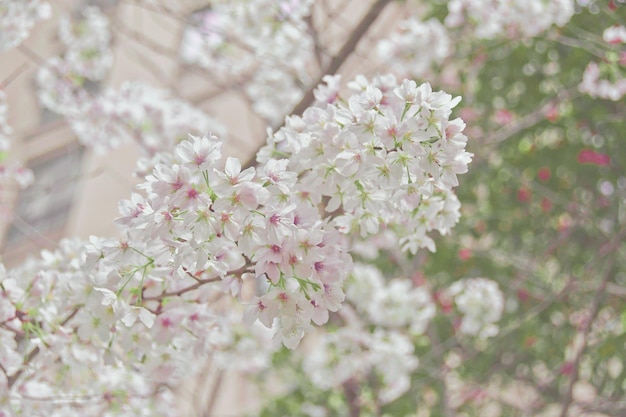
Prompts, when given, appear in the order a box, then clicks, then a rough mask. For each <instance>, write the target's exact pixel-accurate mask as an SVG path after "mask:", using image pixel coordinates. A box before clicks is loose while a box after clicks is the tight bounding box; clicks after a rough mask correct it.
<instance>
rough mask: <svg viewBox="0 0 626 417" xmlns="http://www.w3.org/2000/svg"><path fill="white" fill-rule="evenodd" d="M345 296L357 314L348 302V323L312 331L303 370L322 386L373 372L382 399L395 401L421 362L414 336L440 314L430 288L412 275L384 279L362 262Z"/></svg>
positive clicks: (376, 270)
mask: <svg viewBox="0 0 626 417" xmlns="http://www.w3.org/2000/svg"><path fill="white" fill-rule="evenodd" d="M346 297H347V300H348V301H349V302H350V304H351V305H352V306H353V308H354V309H355V312H356V313H357V314H352V315H350V314H349V308H348V307H345V308H344V309H343V310H341V313H340V314H343V316H344V317H345V319H346V321H347V324H346V325H345V326H344V327H342V328H340V329H339V330H337V331H336V332H327V333H322V334H319V335H315V336H314V337H313V341H312V342H311V343H312V344H313V345H312V346H309V348H310V352H309V353H307V355H306V357H305V359H304V362H303V370H304V371H305V373H306V374H307V376H308V378H309V379H310V380H311V382H312V383H313V384H314V385H315V386H317V387H318V388H320V389H322V390H330V389H336V388H338V387H340V386H341V385H342V384H344V383H345V382H346V381H348V380H360V379H363V378H367V376H368V375H369V374H370V373H371V372H374V373H375V374H376V375H378V376H379V378H380V389H379V391H378V395H379V398H378V401H380V402H381V403H383V404H386V403H388V402H391V401H393V400H394V399H396V398H397V397H399V396H400V395H402V394H404V393H405V392H406V391H407V390H408V389H409V387H410V375H411V372H412V371H414V370H415V369H416V368H417V366H418V363H419V361H418V358H417V357H416V356H415V354H414V346H413V343H414V342H413V341H414V340H415V337H416V336H419V335H422V334H423V333H424V331H425V330H426V327H427V326H428V323H429V322H430V320H431V319H432V318H433V317H434V315H435V305H434V303H433V301H432V298H431V296H430V293H429V292H428V290H427V289H426V288H424V287H415V286H414V285H413V283H412V282H411V281H410V280H407V279H400V278H396V279H393V280H391V281H385V278H384V277H383V275H382V273H381V272H380V270H378V269H377V268H376V267H374V266H371V265H363V264H358V263H357V264H355V266H354V271H353V273H352V274H351V277H350V279H349V280H347V281H346Z"/></svg>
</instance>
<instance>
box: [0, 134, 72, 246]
mask: <svg viewBox="0 0 626 417" xmlns="http://www.w3.org/2000/svg"><path fill="white" fill-rule="evenodd" d="M82 155H83V148H82V147H81V146H79V145H78V144H72V145H69V146H67V147H64V148H62V149H59V150H57V151H54V152H51V153H49V154H47V155H44V156H42V157H39V158H37V159H35V160H33V161H31V162H30V163H29V164H28V165H29V168H30V169H32V170H33V173H34V174H35V183H34V184H33V185H32V186H30V187H28V188H26V189H25V190H23V191H22V192H21V193H20V195H19V198H18V200H17V203H16V205H15V209H14V210H13V213H14V218H13V223H12V224H11V226H10V227H9V229H8V231H7V234H6V237H5V245H4V246H5V249H6V247H7V246H8V245H13V244H21V243H26V242H27V241H37V240H39V239H40V238H41V237H42V236H45V237H49V236H50V235H51V234H53V233H54V232H58V231H60V230H61V229H62V228H63V227H64V226H65V224H66V223H67V220H68V218H69V214H70V210H71V207H72V203H73V199H74V194H75V192H76V188H77V185H78V181H79V180H80V175H81V160H82Z"/></svg>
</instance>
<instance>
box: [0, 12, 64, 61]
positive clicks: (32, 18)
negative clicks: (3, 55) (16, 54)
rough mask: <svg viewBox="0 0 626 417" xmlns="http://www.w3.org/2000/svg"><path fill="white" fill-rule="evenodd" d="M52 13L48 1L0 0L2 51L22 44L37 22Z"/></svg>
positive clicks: (0, 46) (0, 50) (0, 41)
mask: <svg viewBox="0 0 626 417" xmlns="http://www.w3.org/2000/svg"><path fill="white" fill-rule="evenodd" d="M51 14H52V10H51V7H50V4H49V3H48V2H47V1H41V0H0V52H2V51H6V50H9V49H12V48H15V47H16V46H18V45H19V44H21V43H22V42H23V41H24V40H25V39H26V38H28V35H30V31H31V30H32V29H33V27H34V26H35V24H37V22H39V21H41V20H45V19H48V18H50V15H51Z"/></svg>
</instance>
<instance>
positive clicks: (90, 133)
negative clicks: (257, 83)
mask: <svg viewBox="0 0 626 417" xmlns="http://www.w3.org/2000/svg"><path fill="white" fill-rule="evenodd" d="M68 121H69V123H70V126H71V127H72V130H74V132H75V133H76V136H78V138H79V140H80V141H81V142H82V143H83V144H84V145H87V146H90V147H93V148H95V149H96V150H97V151H100V152H104V151H107V150H109V149H113V148H116V147H117V146H119V145H121V144H122V143H126V142H133V141H134V142H137V143H138V144H139V145H140V146H141V148H142V149H143V151H145V152H146V153H147V154H148V155H154V154H155V153H157V152H161V151H169V150H171V149H173V147H174V145H175V144H177V143H178V142H180V141H181V140H183V139H186V138H187V134H188V133H192V134H201V135H202V134H206V133H208V132H213V133H214V134H217V135H220V137H222V138H226V129H225V128H224V127H223V126H222V125H221V124H220V123H219V122H218V121H216V120H215V119H213V118H212V117H210V116H209V115H207V114H206V113H204V112H203V111H201V110H199V109H197V108H196V107H194V106H192V105H191V104H190V103H188V102H186V101H184V100H181V99H177V98H175V97H173V96H172V95H171V94H170V93H169V92H168V91H167V90H163V89H158V88H154V87H151V86H149V85H146V84H142V83H139V82H126V83H124V84H122V85H121V86H120V88H119V89H114V88H109V89H107V90H105V91H104V92H103V93H102V94H100V95H98V96H96V97H94V98H92V99H88V100H85V102H84V103H83V106H81V108H80V111H79V112H78V113H77V114H76V115H72V116H70V117H68ZM150 169H151V168H150Z"/></svg>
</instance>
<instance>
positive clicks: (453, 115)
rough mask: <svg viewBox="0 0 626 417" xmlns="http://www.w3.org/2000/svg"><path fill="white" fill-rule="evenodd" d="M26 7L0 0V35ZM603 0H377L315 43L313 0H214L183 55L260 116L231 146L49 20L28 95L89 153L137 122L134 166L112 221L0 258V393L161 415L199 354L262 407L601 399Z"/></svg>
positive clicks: (614, 66)
mask: <svg viewBox="0 0 626 417" xmlns="http://www.w3.org/2000/svg"><path fill="white" fill-rule="evenodd" d="M152 3H153V2H145V4H143V3H142V7H157V6H158V5H155V4H156V3H155V4H152ZM400 3H401V4H400ZM50 7H51V5H50V4H48V3H47V2H45V1H27V2H22V1H14V0H5V1H2V2H1V3H0V11H1V12H3V14H1V15H0V27H1V28H2V35H0V50H7V49H10V48H22V50H23V52H24V53H26V54H28V53H29V52H28V49H27V48H26V47H24V46H20V43H21V42H23V41H24V40H25V39H27V37H28V34H29V32H30V31H31V30H33V28H34V27H36V25H37V23H38V22H39V21H41V20H42V19H46V18H48V17H49V16H50ZM345 7H346V8H349V7H350V5H349V3H346V4H345ZM624 7H626V6H624V5H623V4H622V2H619V1H610V2H600V1H585V2H583V1H578V2H574V1H573V0H559V1H552V2H547V1H541V0H533V1H513V2H500V1H471V0H459V1H450V2H419V1H408V2H399V3H398V4H395V3H394V2H391V1H389V0H387V1H385V0H377V1H374V2H372V3H371V4H370V8H369V9H368V10H366V11H365V13H364V14H363V15H362V17H361V20H358V21H357V22H356V24H355V25H354V27H353V28H352V31H351V32H350V33H348V34H347V35H346V37H345V42H344V43H343V44H342V45H340V46H339V47H338V48H335V49H336V52H334V53H331V52H329V51H330V47H329V45H328V44H325V43H324V40H323V38H322V31H323V30H324V24H325V23H324V22H325V20H324V19H321V20H320V18H319V16H320V13H325V14H326V16H325V18H326V20H328V21H332V19H340V18H341V16H340V14H341V13H340V12H336V11H333V10H332V8H331V7H330V6H329V4H328V2H325V1H321V2H313V1H306V0H299V1H279V2H268V1H265V0H254V1H234V2H216V3H215V4H212V5H211V7H210V8H207V9H203V10H200V11H199V12H198V13H197V14H195V15H194V17H193V19H192V20H193V22H194V26H191V27H188V28H187V29H186V31H185V32H184V33H183V40H184V42H183V44H182V45H183V46H182V48H181V51H180V59H181V60H182V61H184V62H185V64H186V65H190V66H193V67H194V68H196V69H197V70H198V71H201V72H202V73H204V74H207V76H208V77H210V78H211V80H212V82H213V83H214V84H215V85H216V86H217V88H218V89H229V88H235V89H237V91H239V92H240V93H241V94H242V96H243V97H245V99H246V100H247V101H248V103H249V107H250V111H252V112H253V113H255V114H256V115H257V117H259V118H260V119H261V120H264V121H265V123H266V124H267V127H268V129H267V137H266V140H265V144H264V145H263V146H262V147H261V148H260V149H258V152H257V153H256V157H255V160H254V161H246V160H243V161H242V160H240V159H238V158H235V157H230V156H229V157H225V156H223V153H224V152H223V140H224V139H225V138H227V136H228V135H229V132H228V127H227V126H226V125H225V124H224V123H222V122H221V121H220V120H218V119H217V118H215V117H213V116H211V115H209V114H208V113H207V112H205V111H203V110H201V109H199V108H198V107H197V106H194V105H193V104H192V103H191V102H190V101H188V100H185V99H184V98H181V97H177V96H176V95H175V94H173V93H172V92H171V91H167V90H164V89H161V88H158V87H155V86H151V85H149V84H146V83H139V82H136V81H135V82H128V83H124V84H123V85H121V86H119V87H118V88H105V89H103V90H100V91H97V92H94V91H93V90H90V88H89V86H90V84H92V83H97V82H101V81H102V80H103V79H105V78H106V74H107V73H108V72H109V71H110V70H111V68H112V65H113V63H114V60H113V55H112V50H111V48H112V44H113V43H114V42H121V41H122V40H123V39H124V37H123V35H124V34H123V33H118V34H116V35H115V36H114V35H113V34H112V33H111V29H110V25H111V23H110V19H111V18H114V17H113V16H112V15H111V13H110V12H109V14H107V13H104V12H103V11H102V10H100V9H98V8H97V7H86V8H84V9H81V10H80V13H77V14H75V15H73V16H72V17H69V16H67V17H64V18H62V19H61V20H60V23H59V32H58V33H59V39H60V40H61V42H62V43H63V45H64V47H65V50H64V52H63V53H62V54H61V55H59V56H53V57H50V58H46V59H41V58H38V65H39V66H40V67H39V70H38V74H37V91H38V96H39V100H40V102H41V104H42V106H44V107H46V108H48V109H49V110H50V111H52V112H55V113H57V114H59V115H60V116H62V117H63V118H64V120H65V122H66V123H67V124H68V125H69V126H70V127H71V129H72V131H73V132H74V133H75V135H76V136H77V138H78V140H79V141H80V142H81V143H82V144H83V145H84V146H85V147H88V148H89V149H93V150H94V151H95V152H100V153H106V152H110V151H111V150H112V149H114V148H116V147H118V146H120V145H121V144H123V143H125V142H135V143H136V144H137V145H138V146H139V147H140V148H141V149H142V151H143V156H142V158H141V159H140V160H139V161H138V164H137V176H138V177H139V178H140V179H141V180H140V183H139V185H138V186H137V187H136V189H135V190H129V192H128V199H125V200H122V201H120V202H119V213H120V216H119V217H118V218H117V219H116V220H115V222H116V223H117V225H118V228H119V229H118V230H119V235H118V236H117V237H115V236H92V237H91V238H90V239H89V240H88V241H81V240H78V239H67V240H63V241H61V242H59V246H58V249H56V250H49V251H44V252H43V253H42V254H41V256H40V257H39V258H31V259H29V260H28V261H26V262H25V263H24V264H23V265H20V266H18V267H15V268H11V269H9V270H6V269H5V268H2V269H1V270H0V341H1V343H0V416H14V415H15V416H38V415H42V416H43V415H45V416H49V415H59V416H73V415H77V416H78V415H81V416H83V415H94V416H96V415H106V416H108V415H133V416H135V415H145V416H156V415H180V413H184V411H181V410H183V408H184V407H181V404H180V392H179V387H180V386H181V384H182V383H183V382H184V381H185V380H187V379H189V378H191V377H193V376H194V375H197V374H198V372H199V371H200V369H199V367H198V363H203V362H207V361H210V362H211V363H213V364H215V366H216V367H217V368H218V369H220V370H223V371H233V370H238V371H245V372H246V375H248V377H247V380H248V383H249V384H253V383H254V381H255V380H257V381H258V389H259V392H260V393H261V394H260V397H261V399H262V400H263V402H264V403H263V405H262V407H261V408H262V409H261V410H260V411H258V413H260V414H261V415H268V416H269V415H299V416H300V415H301V416H331V415H350V416H358V415H379V416H382V415H400V416H422V415H440V416H452V415H467V416H469V415H520V416H521V415H542V416H549V415H555V416H560V417H565V416H574V415H589V416H591V415H595V416H597V415H603V416H604V415H619V414H620V413H622V412H623V411H624V404H623V402H620V398H622V394H623V392H624V389H625V388H624V378H625V376H624V373H623V355H622V354H621V350H622V349H620V348H619V346H620V343H623V335H624V332H625V331H626V329H625V327H624V326H625V325H624V319H623V317H624V313H623V309H622V308H621V307H620V301H621V299H622V298H623V296H624V291H623V287H624V284H625V283H624V276H623V273H622V272H621V269H622V268H621V267H622V266H623V265H622V264H623V261H622V259H624V257H622V256H620V254H621V252H623V250H624V244H623V236H624V230H625V229H624V227H623V224H624V207H623V205H624V198H623V193H624V189H625V187H626V182H625V181H626V180H624V178H626V177H624V173H623V166H622V164H621V159H620V158H621V157H620V155H619V153H618V152H617V150H618V149H619V140H620V138H621V136H623V132H624V122H623V118H622V117H620V115H621V114H623V111H624V104H623V96H624V94H625V93H626V90H625V89H624V88H623V86H624V82H625V78H624V65H626V64H625V60H624V54H625V53H626V52H625V51H624V47H623V45H624V42H625V39H626V37H625V36H624V33H625V31H626V29H624V22H623V14H620V13H623V11H624ZM159 10H160V11H162V12H164V13H169V14H175V13H176V12H175V11H174V10H173V9H167V8H163V9H159ZM389 10H392V11H393V12H394V13H396V14H395V15H394V16H396V18H395V19H393V22H394V25H395V26H393V27H389V28H386V30H384V31H382V32H375V31H374V29H375V26H376V20H377V18H378V17H379V15H382V14H384V13H386V12H388V11H389ZM335 13H337V14H335ZM368 33H369V34H370V35H371V34H372V33H376V36H377V38H376V40H375V47H374V48H371V51H370V53H371V54H372V56H368V57H367V58H368V60H367V62H370V65H369V66H368V67H367V68H364V71H363V72H364V73H363V74H359V75H356V76H353V77H345V76H343V77H342V75H340V74H339V73H341V69H342V66H344V65H345V63H346V61H347V60H348V58H349V57H350V56H351V55H358V53H359V52H358V51H357V49H356V47H357V45H358V43H359V42H360V41H362V40H363V38H364V37H365V36H366V35H367V34H368ZM132 36H133V38H135V39H138V40H139V41H140V42H143V43H144V44H145V45H146V46H147V47H150V48H155V49H158V48H159V46H158V45H154V44H153V43H151V41H150V39H149V37H147V36H146V35H145V34H141V33H138V32H132ZM30 54H31V55H32V52H30ZM33 59H35V57H33ZM10 82H11V80H10V79H8V80H5V81H4V82H3V87H4V86H6V85H8V84H9V83H10ZM0 93H2V94H1V95H0V143H1V144H2V148H3V150H4V151H5V152H7V151H8V152H10V141H11V139H12V137H11V135H12V131H11V128H10V125H9V123H8V120H9V119H8V116H7V114H8V112H11V109H10V108H7V106H6V105H5V104H4V103H5V101H6V99H5V94H4V93H3V92H2V90H0ZM461 96H462V97H463V98H462V99H461ZM457 114H458V117H457ZM620 135H621V136H620ZM468 137H469V139H468ZM467 147H469V150H468V149H467ZM470 151H471V152H470ZM472 160H473V162H472ZM470 163H471V164H470ZM468 168H469V170H468ZM461 174H465V175H463V176H462V177H461V178H458V176H459V175H461ZM2 175H3V178H4V179H5V183H6V182H8V181H11V180H13V179H16V180H17V181H18V184H19V186H21V187H27V186H28V185H29V184H30V183H31V182H33V181H37V178H34V179H33V178H32V173H29V171H28V170H27V169H26V168H24V167H23V166H20V165H5V164H4V162H3V165H2ZM459 180H460V181H459ZM459 182H461V184H460V185H459ZM457 187H458V188H457ZM461 204H463V206H462V205H461ZM462 213H463V215H461V214H462ZM284 348H287V349H286V350H285V349H284ZM219 372H222V371H219ZM269 380H271V381H278V382H277V383H276V384H272V386H268V384H267V381H269ZM218 384H219V381H218ZM215 395H217V394H214V395H213V397H210V396H209V397H208V398H205V401H202V402H201V405H200V406H199V407H200V408H201V409H204V411H198V413H202V412H207V413H211V412H212V408H213V404H214V401H215ZM594 413H595V414H594Z"/></svg>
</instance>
